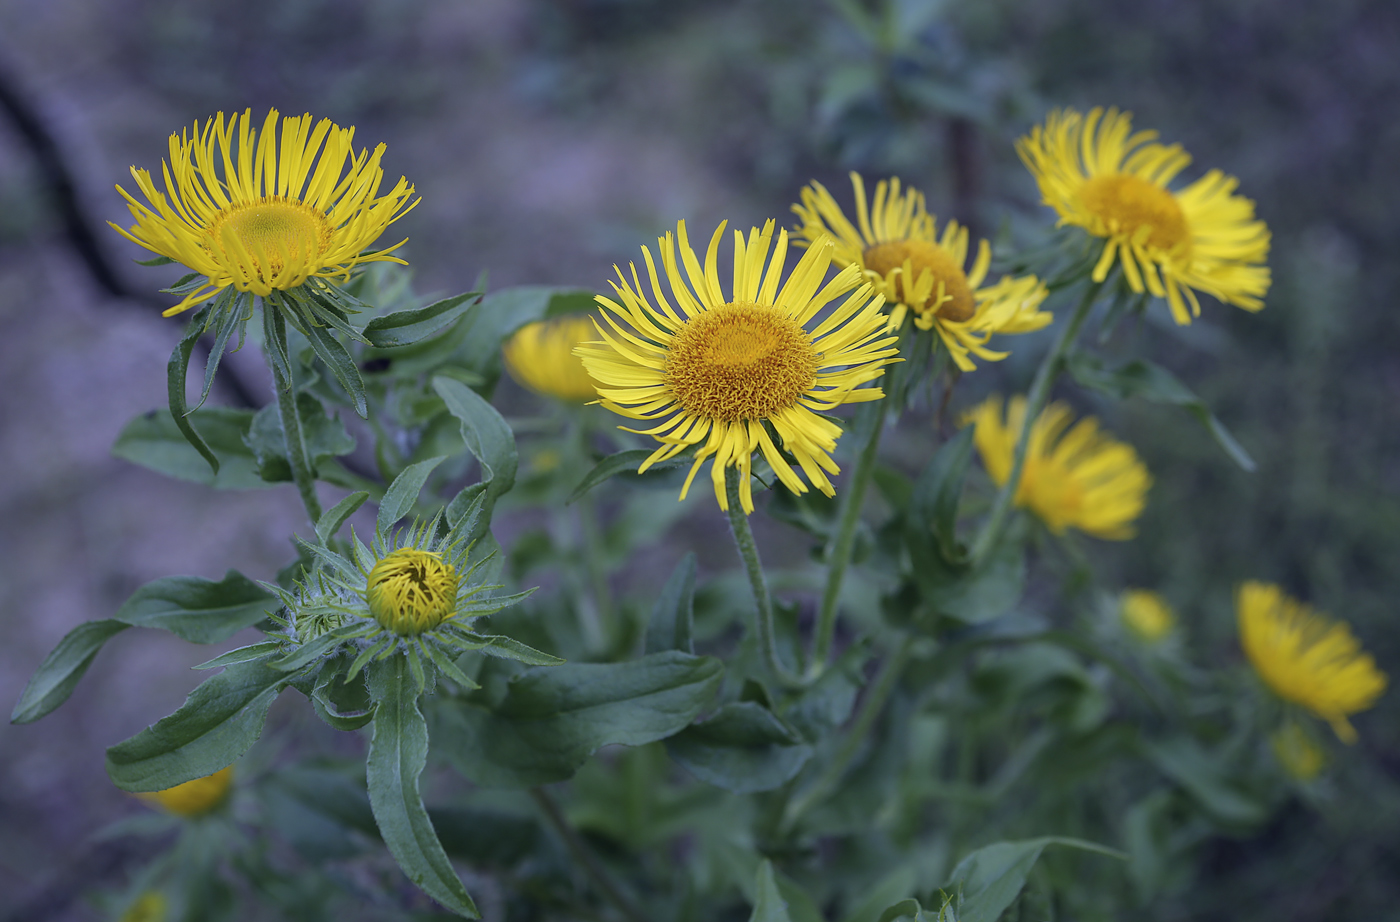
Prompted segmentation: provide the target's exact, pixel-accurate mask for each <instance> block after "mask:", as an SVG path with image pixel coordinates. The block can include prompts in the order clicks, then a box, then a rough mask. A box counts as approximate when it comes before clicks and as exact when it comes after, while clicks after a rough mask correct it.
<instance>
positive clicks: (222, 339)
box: [185, 285, 253, 416]
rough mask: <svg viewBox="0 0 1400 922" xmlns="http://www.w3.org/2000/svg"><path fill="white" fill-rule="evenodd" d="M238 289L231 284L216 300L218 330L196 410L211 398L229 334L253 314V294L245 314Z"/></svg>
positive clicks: (214, 318) (205, 369)
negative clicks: (210, 392)
mask: <svg viewBox="0 0 1400 922" xmlns="http://www.w3.org/2000/svg"><path fill="white" fill-rule="evenodd" d="M236 291H237V290H236V289H235V288H234V287H233V286H232V285H230V286H229V287H227V288H225V289H224V290H223V291H222V292H220V293H219V297H218V298H217V299H215V301H214V307H213V309H212V310H213V316H212V318H211V319H213V321H214V322H215V323H216V324H217V332H216V333H215V334H214V345H213V346H212V347H210V349H209V357H208V358H207V359H206V360H205V362H204V388H203V389H202V390H201V391H200V392H199V403H197V404H195V405H194V409H195V410H198V409H199V408H200V407H202V406H204V401H206V400H208V399H209V391H210V390H211V389H212V388H213V387H214V373H215V372H217V371H218V370H219V362H220V361H221V360H222V359H223V357H224V350H225V349H227V348H228V341H229V336H231V335H232V334H233V331H234V330H236V329H238V328H239V327H241V326H242V325H243V323H245V322H246V321H247V320H248V318H249V317H251V316H252V307H253V305H252V300H251V296H250V297H249V300H248V314H247V316H243V297H242V296H241V295H238V294H237V293H236ZM191 412H192V411H190V410H186V411H185V415H186V416H189V415H190V413H191Z"/></svg>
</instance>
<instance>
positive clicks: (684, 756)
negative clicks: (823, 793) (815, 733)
mask: <svg viewBox="0 0 1400 922" xmlns="http://www.w3.org/2000/svg"><path fill="white" fill-rule="evenodd" d="M666 751H667V752H669V753H670V754H671V758H672V759H674V760H675V761H676V762H677V763H678V764H679V765H680V766H681V767H682V768H684V769H685V770H686V771H688V772H690V774H692V775H694V776H695V777H696V778H697V779H699V780H700V781H703V782H705V783H706V784H712V785H714V786H715V787H717V788H722V789H723V790H726V791H730V792H732V793H735V794H753V793H756V792H758V791H771V790H773V789H774V788H777V787H780V786H782V785H784V784H786V783H787V782H788V781H791V780H792V779H793V778H794V777H796V776H797V773H798V772H799V771H801V770H802V766H803V765H805V764H807V760H808V759H810V758H811V756H812V747H811V746H809V745H807V744H806V743H805V742H803V739H802V736H801V735H800V734H798V733H797V732H796V731H794V730H793V729H792V728H791V727H789V726H787V725H786V724H784V723H783V722H782V721H781V720H779V719H778V718H777V717H776V716H775V715H774V714H773V713H772V712H771V711H769V710H768V709H767V708H765V707H763V706H762V705H761V704H758V703H757V702H754V701H735V702H730V703H729V704H726V705H724V706H723V707H721V708H720V709H719V710H718V711H716V712H715V713H714V715H713V716H712V717H710V718H709V719H708V720H706V721H704V722H702V723H697V724H691V725H690V726H689V727H686V728H685V729H684V730H682V731H681V732H680V733H677V734H676V735H675V736H673V737H671V738H670V739H668V740H667V741H666Z"/></svg>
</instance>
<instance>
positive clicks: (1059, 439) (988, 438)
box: [967, 396, 1152, 541]
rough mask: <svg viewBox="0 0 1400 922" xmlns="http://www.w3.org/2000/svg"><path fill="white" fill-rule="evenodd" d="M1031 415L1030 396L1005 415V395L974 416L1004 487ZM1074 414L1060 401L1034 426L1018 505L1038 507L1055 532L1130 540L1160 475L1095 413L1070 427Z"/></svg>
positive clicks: (990, 466)
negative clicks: (1105, 429) (1115, 436)
mask: <svg viewBox="0 0 1400 922" xmlns="http://www.w3.org/2000/svg"><path fill="white" fill-rule="evenodd" d="M1025 418H1026V399H1025V398H1024V397H1013V398H1012V399H1011V404H1010V406H1009V407H1008V408H1007V411H1006V420H1005V422H1003V421H1002V413H1001V398H1000V397H995V396H994V397H991V398H989V399H988V400H987V401H986V402H984V403H983V404H981V405H980V406H978V407H977V408H975V409H974V410H972V411H971V412H970V413H969V414H968V415H967V421H968V422H971V423H973V424H974V425H975V426H976V431H975V434H974V436H973V438H974V440H975V441H976V444H977V451H978V454H980V455H981V456H982V464H983V465H984V466H985V467H986V468H987V473H988V475H990V476H991V478H992V480H993V482H995V483H996V484H997V485H998V486H1000V485H1002V484H1004V483H1006V480H1007V478H1008V477H1010V476H1011V463H1012V455H1013V453H1014V452H1015V449H1016V441H1017V438H1018V436H1019V435H1020V433H1021V426H1022V424H1023V423H1024V421H1025ZM1073 418H1074V414H1073V413H1072V412H1071V411H1070V409H1069V407H1067V406H1065V405H1064V404H1060V403H1054V404H1051V405H1050V406H1049V407H1047V408H1046V409H1045V412H1044V413H1042V414H1040V416H1039V418H1037V419H1036V421H1035V422H1034V423H1033V424H1032V426H1031V436H1030V438H1031V440H1030V446H1029V448H1028V449H1027V451H1026V464H1025V467H1024V468H1023V469H1022V472H1021V483H1020V485H1019V486H1018V487H1017V489H1016V497H1015V503H1016V505H1017V506H1021V507H1023V508H1026V509H1029V510H1031V512H1033V513H1035V514H1036V516H1037V517H1039V518H1040V520H1041V521H1042V522H1044V523H1045V526H1046V527H1047V528H1049V529H1050V530H1051V531H1052V532H1054V533H1055V534H1057V535H1058V534H1063V533H1064V531H1065V529H1066V528H1069V527H1074V528H1078V529H1079V530H1080V531H1083V532H1085V533H1087V534H1090V535H1093V536H1094V537H1096V538H1104V539H1106V540H1110V541H1122V540H1125V539H1127V538H1131V537H1132V536H1133V534H1134V530H1133V527H1132V523H1133V520H1134V519H1136V518H1137V517H1138V515H1140V514H1141V513H1142V508H1143V506H1144V505H1145V504H1146V501H1147V490H1148V488H1149V487H1150V486H1152V477H1151V475H1150V474H1148V473H1147V466H1146V465H1144V464H1143V463H1142V461H1140V460H1139V459H1138V456H1137V452H1135V451H1133V447H1132V446H1131V445H1127V444H1125V443H1123V442H1118V441H1115V440H1114V439H1112V438H1110V437H1109V436H1107V435H1105V434H1104V433H1102V432H1100V431H1099V424H1098V421H1097V420H1095V419H1094V418H1093V417H1092V416H1090V417H1086V418H1084V419H1082V420H1080V421H1079V422H1078V423H1077V424H1076V425H1075V426H1074V428H1073V429H1070V430H1069V431H1068V432H1066V431H1065V430H1066V428H1068V427H1069V424H1070V422H1071V421H1072V420H1073Z"/></svg>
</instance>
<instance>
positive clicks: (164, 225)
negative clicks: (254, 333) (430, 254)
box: [112, 109, 418, 317]
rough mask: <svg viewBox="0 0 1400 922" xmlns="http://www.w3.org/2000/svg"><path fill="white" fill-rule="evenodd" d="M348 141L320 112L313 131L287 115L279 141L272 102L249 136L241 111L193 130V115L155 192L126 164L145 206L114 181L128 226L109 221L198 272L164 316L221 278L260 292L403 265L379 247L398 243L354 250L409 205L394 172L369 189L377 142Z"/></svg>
mask: <svg viewBox="0 0 1400 922" xmlns="http://www.w3.org/2000/svg"><path fill="white" fill-rule="evenodd" d="M354 137H355V129H353V128H350V129H344V128H340V127H338V126H336V125H334V124H332V123H331V121H330V119H322V120H321V121H320V122H318V123H317V124H316V126H315V128H314V129H313V128H312V125H311V116H310V115H303V116H301V117H299V118H298V117H294V116H288V117H287V118H285V119H283V120H282V140H281V143H280V144H279V143H278V141H277V110H276V109H273V110H272V111H270V112H269V113H268V114H267V119H266V120H265V121H264V122H263V127H262V134H261V135H260V136H259V135H258V132H257V131H256V130H255V129H254V127H253V117H252V110H245V111H244V112H243V115H242V116H241V117H240V116H238V115H237V114H235V115H234V116H233V117H232V118H231V119H229V120H228V121H227V122H225V121H224V114H223V113H222V112H220V113H219V114H218V115H217V116H216V117H215V118H213V119H210V120H208V121H206V122H205V123H204V128H203V129H202V130H201V129H200V126H199V122H198V121H196V122H195V123H194V130H193V132H192V133H189V134H187V133H185V132H183V131H182V132H181V133H180V134H178V135H175V134H172V135H171V136H170V161H169V163H167V164H164V166H163V172H164V178H165V192H164V193H161V192H158V191H156V187H155V184H154V183H153V182H152V180H151V174H150V173H149V172H148V171H146V170H138V169H137V168H136V167H134V166H133V167H132V168H131V175H132V176H133V177H134V178H135V180H136V185H137V187H138V188H139V189H140V191H141V192H142V193H144V194H145V196H146V199H147V201H148V202H150V205H149V206H147V205H143V204H142V203H140V202H138V201H137V200H136V199H135V198H134V197H133V196H131V195H130V194H128V193H127V192H126V190H125V189H123V188H122V187H121V186H118V187H117V191H118V192H120V193H121V194H122V197H123V198H125V199H126V201H127V208H128V209H129V210H130V211H131V214H132V217H134V218H135V219H136V224H135V225H133V226H132V227H131V228H130V229H129V230H123V229H122V228H120V227H118V226H117V225H115V224H113V225H112V228H113V229H114V230H116V231H117V232H118V233H120V234H121V235H122V236H124V237H126V238H127V239H128V240H131V241H132V242H134V243H138V244H140V245H141V246H143V247H145V248H146V249H148V250H150V251H151V252H153V253H159V254H160V255H161V256H166V257H169V258H170V259H173V260H175V261H176V262H179V263H183V264H184V265H185V266H187V267H189V268H190V269H191V270H193V271H194V272H197V273H199V274H201V275H203V276H205V282H204V284H202V285H199V286H197V287H196V288H195V289H194V290H193V291H191V292H190V293H189V294H188V295H186V296H185V299H184V300H183V301H181V302H180V303H179V304H177V305H176V306H174V307H172V308H170V309H169V310H167V311H165V316H167V317H169V316H171V315H174V314H178V313H180V312H181V311H184V310H187V309H189V308H190V307H193V306H194V305H195V304H198V303H199V302H201V301H203V300H205V299H206V298H209V297H212V296H214V295H216V294H217V293H218V292H220V291H223V290H224V289H225V288H227V287H228V286H230V285H232V286H234V287H235V288H236V289H237V290H238V291H242V292H252V293H253V294H255V295H258V296H260V297H267V296H268V295H269V294H270V293H272V292H273V291H285V290H287V289H291V288H296V287H298V286H300V285H302V284H304V283H305V282H306V280H307V279H309V278H340V279H346V278H348V277H349V275H350V270H351V269H352V268H353V267H355V266H356V265H358V264H360V263H364V262H374V261H380V260H387V261H390V262H397V263H403V260H402V259H399V258H398V257H397V256H391V255H389V254H390V252H391V251H392V250H395V249H398V248H399V247H400V246H402V245H403V244H404V243H405V242H406V241H400V242H399V243H397V244H395V245H394V246H392V247H389V248H388V249H384V250H378V251H375V252H368V253H367V252H361V251H363V250H365V248H366V247H368V246H369V245H370V244H371V243H373V242H374V241H375V240H376V239H378V237H379V235H380V234H382V233H383V232H384V229H385V228H386V227H388V226H389V225H390V224H392V223H393V222H394V221H396V220H398V219H399V218H400V217H402V216H403V215H404V214H406V213H407V212H408V211H409V210H410V209H412V208H413V207H414V206H415V205H417V204H418V202H417V200H415V201H413V202H412V203H409V201H408V200H409V198H410V197H411V196H412V195H413V186H411V185H409V184H408V181H407V180H406V179H404V178H403V177H400V178H399V181H398V183H397V184H396V185H395V186H394V188H393V189H392V190H390V191H389V192H388V193H387V194H385V195H379V185H380V183H381V181H382V180H383V178H384V171H383V170H382V169H381V168H380V166H379V161H380V159H381V158H382V157H383V155H384V145H383V144H380V145H379V146H378V147H376V148H375V149H374V153H373V154H370V153H369V152H368V151H366V150H364V149H361V150H360V153H359V154H358V155H356V154H355V153H354V148H353V142H354ZM235 139H236V141H237V143H236V144H235ZM323 143H324V145H325V146H324V147H322V144H323ZM318 150H319V151H320V155H319V157H318V156H317V151H318ZM347 166H348V172H347V170H346V168H347ZM342 173H344V174H345V175H343V176H342V175H341V174H342ZM322 284H324V283H322Z"/></svg>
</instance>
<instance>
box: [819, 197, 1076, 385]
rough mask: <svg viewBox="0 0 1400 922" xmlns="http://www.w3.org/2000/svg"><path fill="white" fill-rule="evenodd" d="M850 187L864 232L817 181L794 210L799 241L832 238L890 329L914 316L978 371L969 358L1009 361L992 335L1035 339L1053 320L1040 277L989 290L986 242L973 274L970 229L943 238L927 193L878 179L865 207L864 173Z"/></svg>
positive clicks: (955, 229) (837, 259) (950, 230)
mask: <svg viewBox="0 0 1400 922" xmlns="http://www.w3.org/2000/svg"><path fill="white" fill-rule="evenodd" d="M851 185H852V186H854V187H855V198H856V220H857V222H858V224H859V229H857V227H856V225H853V224H852V223H851V222H850V219H848V218H847V217H846V214H845V212H843V211H842V210H841V206H840V205H838V204H836V199H835V198H833V197H832V195H831V193H830V192H828V191H827V190H826V187H825V186H823V185H822V184H821V183H819V182H814V183H812V184H811V185H809V186H807V187H806V188H805V189H803V190H802V201H801V203H799V204H796V205H793V206H792V210H793V211H794V212H795V213H796V214H797V216H798V217H799V218H801V219H802V226H801V227H800V228H798V230H797V231H796V233H795V235H794V236H795V237H796V238H797V242H798V243H799V245H801V244H802V243H803V242H805V243H806V244H811V243H814V242H815V241H817V240H819V239H821V238H822V237H824V236H830V237H831V238H833V239H834V241H835V244H836V246H835V249H833V251H832V258H831V261H832V262H833V263H835V264H836V265H837V266H841V267H845V266H857V267H859V268H860V270H861V272H862V273H864V275H865V278H866V281H868V282H870V283H871V284H872V285H873V286H874V287H875V290H876V291H877V292H879V293H880V294H882V295H884V296H885V300H886V301H887V302H888V303H889V304H891V305H892V308H891V311H890V319H889V329H891V330H897V329H899V327H900V325H901V324H903V323H904V318H905V317H906V316H907V315H908V314H909V313H911V312H912V313H913V315H914V325H915V326H917V327H918V328H919V329H921V330H930V329H932V330H937V331H938V336H939V338H940V339H942V340H943V343H944V345H945V346H947V348H948V354H949V355H951V356H952V357H953V361H954V362H955V363H957V366H958V367H959V368H961V369H962V370H963V371H971V370H972V369H973V368H974V367H975V366H974V365H973V363H972V360H971V359H970V358H969V357H968V356H969V354H971V355H975V356H977V357H978V358H981V359H986V360H989V361H996V360H998V359H1003V358H1006V356H1007V353H1005V352H993V351H992V350H990V349H988V348H986V343H987V340H989V339H991V338H992V335H993V334H995V333H1030V332H1032V331H1034V330H1039V329H1040V328H1041V327H1043V326H1046V325H1047V324H1049V323H1050V321H1051V320H1052V319H1054V318H1053V316H1052V315H1051V314H1049V313H1046V312H1045V311H1042V310H1040V309H1039V308H1040V303H1041V302H1042V301H1044V300H1045V295H1046V290H1045V286H1044V285H1043V284H1041V282H1040V280H1039V279H1037V278H1036V277H1035V276H1033V275H1028V276H1023V277H1020V278H1012V277H1011V276H1006V277H1005V278H1003V279H1001V280H1000V281H999V282H997V283H996V284H995V285H988V284H984V283H985V282H986V279H987V270H988V268H989V267H990V265H991V261H992V251H991V247H989V246H988V245H987V241H985V240H983V241H981V242H980V243H979V244H978V247H977V258H976V260H975V261H974V262H973V264H972V268H971V269H970V270H969V269H967V268H966V266H967V251H968V233H967V228H965V227H960V226H959V225H958V222H956V221H949V222H948V223H947V224H946V225H944V227H943V234H942V235H941V236H940V235H939V234H938V226H937V221H936V219H935V218H934V216H933V215H931V214H929V213H928V210H927V209H926V208H925V206H924V196H923V193H922V192H919V191H917V190H915V189H908V190H905V191H904V192H901V191H900V184H899V179H898V178H895V179H891V180H889V181H888V182H886V181H885V180H880V182H879V183H878V184H876V186H875V198H874V201H873V202H872V203H871V205H870V207H867V205H866V199H865V183H864V181H863V180H862V179H861V177H860V174H859V173H851Z"/></svg>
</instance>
